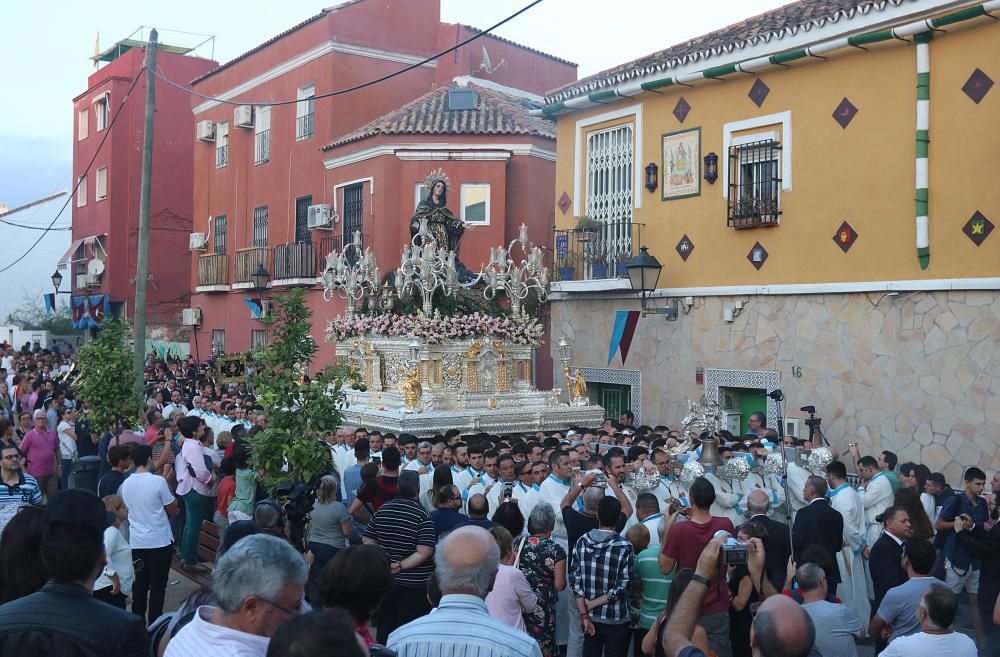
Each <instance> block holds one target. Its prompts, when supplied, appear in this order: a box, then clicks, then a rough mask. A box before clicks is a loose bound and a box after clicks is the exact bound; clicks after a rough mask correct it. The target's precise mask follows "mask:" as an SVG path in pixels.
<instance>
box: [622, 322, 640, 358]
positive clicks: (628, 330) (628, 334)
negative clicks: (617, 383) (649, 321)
mask: <svg viewBox="0 0 1000 657" xmlns="http://www.w3.org/2000/svg"><path fill="white" fill-rule="evenodd" d="M619 312H623V311H619ZM640 314H641V313H640V312H639V311H638V310H629V311H628V319H626V320H625V331H624V332H623V333H622V338H621V352H622V367H625V359H626V358H628V350H629V349H630V348H631V347H632V338H633V336H635V327H636V326H638V325H639V315H640Z"/></svg>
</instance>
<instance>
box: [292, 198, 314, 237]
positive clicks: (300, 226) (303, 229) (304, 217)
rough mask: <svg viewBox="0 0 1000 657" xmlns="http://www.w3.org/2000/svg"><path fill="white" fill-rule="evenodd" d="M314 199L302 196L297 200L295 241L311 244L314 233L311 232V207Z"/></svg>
mask: <svg viewBox="0 0 1000 657" xmlns="http://www.w3.org/2000/svg"><path fill="white" fill-rule="evenodd" d="M312 202H313V197H312V195H310V196H301V197H299V198H297V199H295V241H296V242H303V243H305V244H310V243H311V242H312V233H310V232H309V206H310V205H312Z"/></svg>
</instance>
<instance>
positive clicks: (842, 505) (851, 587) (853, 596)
mask: <svg viewBox="0 0 1000 657" xmlns="http://www.w3.org/2000/svg"><path fill="white" fill-rule="evenodd" d="M826 481H827V483H828V484H829V485H830V492H829V496H830V506H832V507H833V508H834V509H835V510H837V511H839V512H840V515H841V516H843V518H844V547H843V548H842V549H841V550H840V552H838V553H837V567H838V568H839V569H840V584H839V585H838V586H837V595H838V596H840V599H841V600H842V601H843V602H844V604H845V605H847V606H848V607H850V608H851V611H853V612H854V615H855V616H857V617H858V618H859V619H863V618H869V617H870V615H871V603H870V602H869V601H868V585H867V583H866V581H865V560H864V558H862V556H861V553H862V552H863V551H864V548H865V509H864V506H862V504H861V496H860V495H858V491H856V490H855V489H854V487H853V486H851V485H850V484H849V483H848V482H847V467H846V466H845V465H844V464H843V463H842V462H840V461H833V462H831V463H830V464H828V465H827V466H826Z"/></svg>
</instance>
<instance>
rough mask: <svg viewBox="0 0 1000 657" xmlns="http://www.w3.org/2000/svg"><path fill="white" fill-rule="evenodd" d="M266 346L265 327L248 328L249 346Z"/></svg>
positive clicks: (252, 347)
mask: <svg viewBox="0 0 1000 657" xmlns="http://www.w3.org/2000/svg"><path fill="white" fill-rule="evenodd" d="M265 346H267V329H250V348H251V349H256V348H257V347H265Z"/></svg>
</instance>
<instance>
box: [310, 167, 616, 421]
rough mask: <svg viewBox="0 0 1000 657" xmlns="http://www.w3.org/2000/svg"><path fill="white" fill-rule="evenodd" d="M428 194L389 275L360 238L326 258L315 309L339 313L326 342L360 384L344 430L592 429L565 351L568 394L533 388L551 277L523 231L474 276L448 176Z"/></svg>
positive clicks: (435, 177)
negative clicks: (336, 307)
mask: <svg viewBox="0 0 1000 657" xmlns="http://www.w3.org/2000/svg"><path fill="white" fill-rule="evenodd" d="M427 183H428V184H427V188H428V190H429V192H428V194H427V197H426V199H424V200H422V201H421V202H420V203H419V204H418V205H417V208H416V211H415V213H414V216H413V218H412V220H411V221H410V243H409V244H406V245H404V246H403V249H402V254H401V258H400V264H399V267H398V268H397V269H395V270H394V271H392V272H389V273H388V274H387V275H386V276H384V277H380V272H379V269H378V267H377V265H376V263H375V255H374V254H373V253H372V252H371V250H370V249H367V248H366V249H362V248H361V246H360V244H361V237H360V235H355V236H354V239H353V240H352V241H348V240H344V241H345V243H346V246H345V247H344V249H343V250H342V251H334V252H332V253H330V254H329V255H327V256H326V264H325V267H324V272H323V287H324V298H325V299H327V300H328V301H329V300H332V299H333V298H334V297H335V296H339V297H341V298H344V299H345V300H346V302H347V303H346V310H345V312H344V314H342V315H340V316H338V317H336V318H334V319H333V320H332V321H331V322H330V325H329V326H328V328H327V340H329V341H331V342H334V343H335V344H336V346H337V357H338V359H339V360H340V361H341V363H342V364H345V365H349V366H350V367H351V368H353V369H354V370H355V371H357V372H358V374H359V379H358V381H356V382H355V383H354V384H353V385H352V386H351V389H350V390H349V391H348V395H347V402H348V405H347V407H346V408H345V409H344V416H345V419H346V420H347V422H349V423H351V424H354V425H356V426H365V427H368V428H371V429H377V430H380V431H392V432H396V433H399V432H408V433H413V434H417V435H419V436H426V435H432V434H435V433H443V432H444V431H446V430H448V429H458V430H460V431H461V432H462V433H473V432H479V431H486V432H491V433H506V432H522V431H537V430H544V431H553V430H558V429H565V428H567V427H570V426H597V425H599V424H600V423H601V422H602V421H603V417H604V411H603V409H602V408H601V407H600V406H596V405H593V404H591V403H590V400H589V398H588V396H587V384H586V381H584V380H583V377H582V376H581V375H580V372H579V370H577V371H576V373H575V374H574V373H573V372H572V368H571V364H570V359H569V348H568V343H567V342H566V341H565V340H564V339H563V340H561V342H560V346H561V352H562V353H563V359H562V360H563V363H562V365H563V373H564V375H565V381H566V389H565V390H558V389H556V390H538V389H537V388H536V387H535V385H534V383H533V381H534V377H533V374H532V372H533V363H534V354H535V350H536V349H537V348H538V347H539V346H540V345H541V341H542V338H543V336H544V333H545V330H544V327H543V325H542V324H541V322H540V321H539V319H538V318H539V308H540V307H541V306H542V305H543V304H544V303H545V302H546V300H547V297H548V289H549V275H548V270H547V269H546V266H545V263H544V262H543V254H542V250H541V249H540V248H539V247H538V246H536V245H534V244H531V243H529V242H528V237H527V229H526V227H525V226H524V225H522V226H521V230H520V234H519V236H518V238H517V239H515V240H513V241H511V243H510V244H509V245H508V246H507V247H506V248H504V247H503V246H498V247H492V248H491V249H490V258H489V262H488V263H487V264H484V265H483V266H481V267H480V269H479V271H478V272H476V273H474V272H472V271H470V270H469V269H467V268H466V267H465V266H464V265H463V264H462V261H461V259H460V257H459V247H460V243H461V239H462V235H463V233H464V232H465V225H464V224H463V222H462V221H461V220H459V219H458V218H456V217H455V215H454V214H453V213H452V212H451V211H450V210H449V209H448V207H447V190H448V179H447V176H446V175H445V174H444V172H443V171H441V170H440V169H439V170H436V171H433V172H431V175H430V176H428V179H427Z"/></svg>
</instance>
